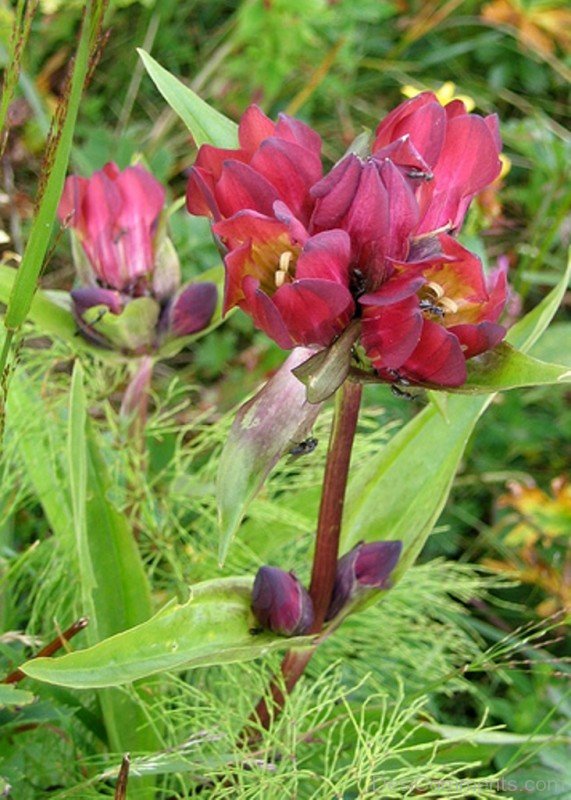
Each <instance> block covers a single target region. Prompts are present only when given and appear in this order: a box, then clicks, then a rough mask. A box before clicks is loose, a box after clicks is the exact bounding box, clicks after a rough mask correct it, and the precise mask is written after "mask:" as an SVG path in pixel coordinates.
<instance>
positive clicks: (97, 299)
mask: <svg viewBox="0 0 571 800" xmlns="http://www.w3.org/2000/svg"><path fill="white" fill-rule="evenodd" d="M71 297H72V300H73V308H74V311H75V313H76V314H77V316H78V317H82V316H83V315H84V313H85V312H86V311H87V310H88V309H90V308H93V307H94V306H107V308H108V309H109V311H111V312H112V313H113V314H120V313H121V311H122V309H123V301H122V299H121V295H120V293H119V292H117V291H115V289H101V288H100V287H99V286H84V287H82V288H81V289H73V290H72V292H71Z"/></svg>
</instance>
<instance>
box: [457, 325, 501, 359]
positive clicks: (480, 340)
mask: <svg viewBox="0 0 571 800" xmlns="http://www.w3.org/2000/svg"><path fill="white" fill-rule="evenodd" d="M448 331H449V332H450V333H452V334H454V336H457V337H458V340H459V342H460V346H461V347H462V351H463V353H464V358H472V357H473V356H477V355H480V353H485V352H486V350H491V349H492V347H495V346H496V345H497V344H499V343H500V342H501V341H502V339H503V338H504V336H505V335H506V329H505V328H504V326H503V325H496V324H495V323H494V322H480V323H479V324H478V325H452V326H451V327H450V328H448Z"/></svg>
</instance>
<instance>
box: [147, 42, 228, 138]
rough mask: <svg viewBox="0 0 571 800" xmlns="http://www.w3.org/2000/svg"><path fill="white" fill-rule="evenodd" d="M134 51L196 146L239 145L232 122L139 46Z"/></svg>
mask: <svg viewBox="0 0 571 800" xmlns="http://www.w3.org/2000/svg"><path fill="white" fill-rule="evenodd" d="M137 52H138V53H139V55H140V56H141V59H142V61H143V64H144V65H145V69H146V70H147V72H148V73H149V75H150V77H151V79H152V81H153V83H154V84H155V86H156V87H157V89H158V90H159V92H160V93H161V94H162V96H163V97H164V98H165V100H166V101H167V103H168V104H169V106H170V107H171V108H172V110H173V111H174V112H175V113H176V114H178V116H179V117H180V118H181V119H182V121H183V122H184V124H185V125H186V127H187V128H188V129H189V131H190V132H191V134H192V137H193V139H194V141H195V142H196V144H197V146H200V145H201V144H213V145H214V146H215V147H228V148H234V147H237V146H238V126H237V125H236V123H235V122H232V120H230V119H228V117H225V116H224V115H223V114H220V112H219V111H216V110H215V109H214V108H212V106H209V105H208V103H206V102H205V101H204V100H202V99H201V98H200V97H199V96H198V95H197V94H195V93H194V92H193V91H192V89H189V88H188V87H187V86H185V85H184V84H183V83H181V81H179V79H178V78H175V76H174V75H171V73H170V72H168V71H167V70H166V69H165V68H164V67H161V65H160V64H159V63H158V62H157V61H155V59H154V58H153V57H152V56H150V55H149V54H148V53H147V52H145V50H141V49H138V50H137Z"/></svg>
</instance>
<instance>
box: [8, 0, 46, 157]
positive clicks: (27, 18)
mask: <svg viewBox="0 0 571 800" xmlns="http://www.w3.org/2000/svg"><path fill="white" fill-rule="evenodd" d="M38 2H39V0H27V2H26V0H18V2H17V4H16V8H15V9H14V25H13V27H12V36H11V40H10V45H11V51H10V54H9V57H8V64H7V66H6V68H5V69H4V78H3V81H2V96H1V97H0V132H1V133H0V136H1V138H0V158H1V157H2V156H3V155H4V148H5V146H6V140H7V131H5V130H4V126H5V124H6V115H7V114H8V109H9V107H10V103H11V102H12V98H13V97H14V92H15V90H16V84H17V83H18V75H19V74H20V65H21V62H22V55H23V53H24V48H25V46H26V42H27V41H28V37H29V35H30V28H31V27H32V20H33V18H34V14H35V13H36V11H37V8H38Z"/></svg>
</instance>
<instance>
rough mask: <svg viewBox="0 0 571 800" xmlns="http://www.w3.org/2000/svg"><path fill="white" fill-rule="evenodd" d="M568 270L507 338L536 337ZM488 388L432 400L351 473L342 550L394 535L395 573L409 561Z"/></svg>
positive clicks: (446, 488)
mask: <svg viewBox="0 0 571 800" xmlns="http://www.w3.org/2000/svg"><path fill="white" fill-rule="evenodd" d="M570 274H571V260H570V262H569V264H568V267H567V270H566V273H565V275H564V276H563V277H562V279H561V281H560V283H559V285H558V286H557V287H555V289H553V290H552V291H551V292H550V293H549V294H548V295H547V297H545V298H544V300H543V301H542V302H541V303H540V304H539V305H538V306H537V307H536V308H534V309H533V311H531V312H530V313H529V314H527V315H526V316H525V317H524V318H523V319H521V320H520V321H519V322H518V323H516V325H514V326H513V328H512V329H511V330H510V331H509V333H508V337H507V338H508V340H509V341H510V342H511V344H513V345H514V346H517V347H519V348H521V350H522V351H524V352H525V351H526V350H528V349H529V348H530V347H531V346H532V344H534V343H535V342H536V341H537V339H538V338H539V336H540V335H541V334H542V332H543V331H544V330H545V328H546V327H547V325H548V324H549V322H550V321H551V319H552V318H553V315H554V314H555V312H556V310H557V308H558V306H559V304H560V302H561V299H562V297H563V295H564V293H565V290H566V287H567V284H568V282H569V276H570ZM527 363H528V362H526V364H527ZM548 366H549V365H548ZM493 396H494V395H493V394H487V395H480V396H475V397H463V396H460V395H450V396H449V398H448V402H447V408H446V417H444V416H443V415H442V414H441V413H440V412H439V410H438V408H437V407H436V405H435V404H434V403H431V404H430V405H429V406H427V407H426V408H425V409H424V410H423V411H422V412H421V413H420V414H418V415H417V416H416V417H415V418H414V419H412V420H411V421H410V422H409V423H408V424H407V425H405V427H404V428H402V430H400V431H399V432H398V433H397V435H396V436H394V437H393V438H392V439H391V441H390V442H389V443H388V444H387V445H386V446H385V447H384V448H383V449H382V450H381V451H380V452H379V454H378V455H377V456H376V457H374V458H372V459H370V460H369V461H368V462H367V463H366V464H365V465H363V466H362V467H361V468H360V469H357V470H355V471H354V472H353V473H352V475H351V478H350V481H349V486H348V492H347V500H346V503H345V514H344V521H343V535H342V547H341V550H342V552H345V551H346V550H349V549H350V548H351V547H353V546H354V545H355V544H357V542H359V541H360V540H365V541H375V540H378V539H390V540H396V539H400V540H402V542H403V545H404V547H403V555H402V557H401V559H400V561H399V564H398V565H397V568H396V570H395V573H394V578H395V579H398V577H399V576H400V575H402V574H403V572H404V571H406V569H408V567H409V566H410V565H411V564H413V563H414V561H415V559H416V558H417V556H418V554H419V553H420V551H421V549H422V547H423V546H424V543H425V542H426V539H427V538H428V536H429V535H430V532H431V531H432V528H433V527H434V525H435V523H436V521H437V519H438V517H439V516H440V513H441V511H442V509H443V507H444V504H445V503H446V500H447V498H448V495H449V493H450V489H451V487H452V482H453V480H454V476H455V474H456V470H457V468H458V465H459V463H460V460H461V458H462V455H463V453H464V450H465V447H466V444H467V442H468V440H469V438H470V436H471V434H472V432H473V430H474V427H475V425H476V423H477V421H478V419H479V418H480V416H481V415H482V414H483V413H484V411H485V410H486V409H487V407H488V406H489V404H490V403H491V401H492V399H493Z"/></svg>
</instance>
